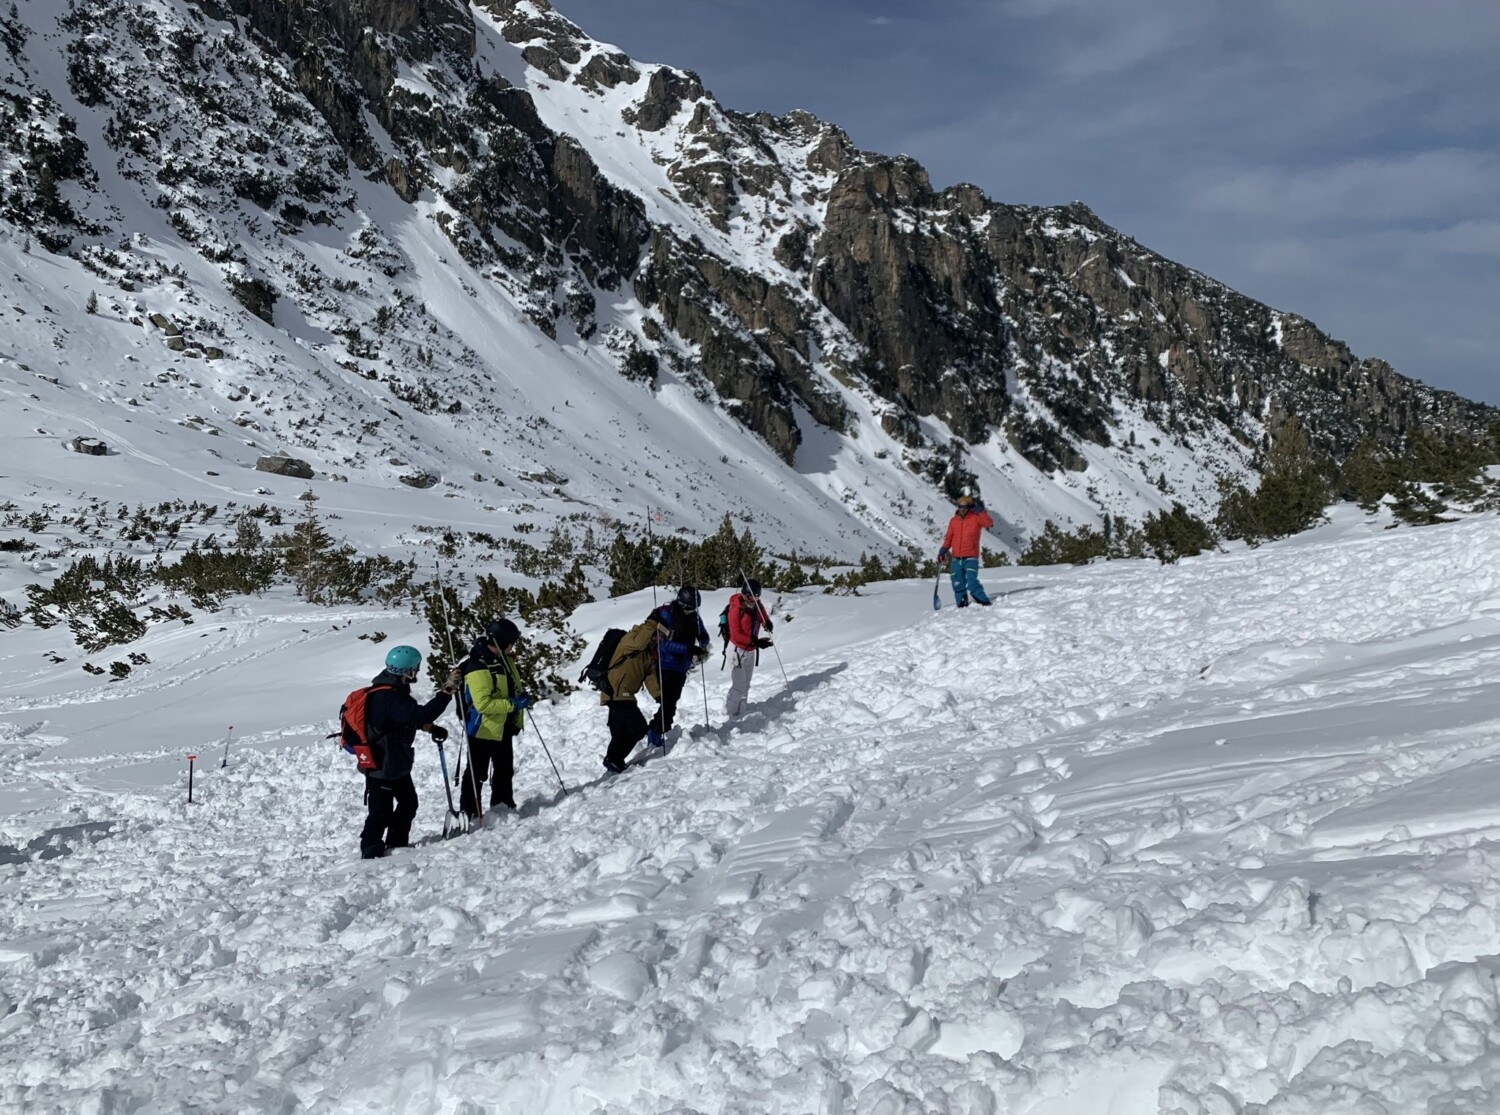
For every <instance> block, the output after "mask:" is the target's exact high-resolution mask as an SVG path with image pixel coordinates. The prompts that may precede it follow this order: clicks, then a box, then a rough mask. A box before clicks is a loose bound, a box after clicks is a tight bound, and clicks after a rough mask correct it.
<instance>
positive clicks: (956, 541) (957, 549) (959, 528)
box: [943, 511, 995, 558]
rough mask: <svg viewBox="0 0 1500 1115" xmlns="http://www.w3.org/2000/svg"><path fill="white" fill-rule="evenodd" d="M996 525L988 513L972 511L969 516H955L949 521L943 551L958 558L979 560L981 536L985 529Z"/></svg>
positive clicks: (944, 536)
mask: <svg viewBox="0 0 1500 1115" xmlns="http://www.w3.org/2000/svg"><path fill="white" fill-rule="evenodd" d="M994 525H995V520H994V519H992V518H990V513H989V512H988V511H970V512H969V513H968V514H967V515H954V516H953V518H951V519H949V520H948V533H947V534H945V535H943V549H945V550H947V551H948V552H950V553H951V554H952V555H953V556H954V557H956V558H977V557H978V556H979V536H980V535H981V534H983V533H984V529H985V527H992V526H994Z"/></svg>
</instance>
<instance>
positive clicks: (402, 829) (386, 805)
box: [359, 774, 417, 859]
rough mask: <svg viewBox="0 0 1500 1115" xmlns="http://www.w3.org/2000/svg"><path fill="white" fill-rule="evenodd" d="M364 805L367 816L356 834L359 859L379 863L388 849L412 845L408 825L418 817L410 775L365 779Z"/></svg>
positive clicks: (367, 777) (414, 788)
mask: <svg viewBox="0 0 1500 1115" xmlns="http://www.w3.org/2000/svg"><path fill="white" fill-rule="evenodd" d="M365 801H367V802H368V803H369V805H370V813H369V816H367V817H366V818H365V827H364V830H363V831H362V832H361V833H360V834H359V854H360V855H361V856H363V857H364V858H365V859H379V858H380V857H381V856H383V855H385V853H386V851H387V850H388V849H390V848H405V847H407V846H409V845H410V844H411V823H412V821H414V820H415V819H416V816H417V787H416V786H415V785H414V784H413V783H412V780H411V775H409V774H403V775H402V776H401V777H400V778H389V779H387V778H375V777H373V776H370V775H366V776H365Z"/></svg>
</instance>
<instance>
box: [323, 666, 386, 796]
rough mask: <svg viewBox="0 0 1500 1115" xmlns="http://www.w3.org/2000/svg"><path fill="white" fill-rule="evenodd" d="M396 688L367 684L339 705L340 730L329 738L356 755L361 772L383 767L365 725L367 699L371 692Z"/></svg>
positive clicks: (355, 759) (355, 763)
mask: <svg viewBox="0 0 1500 1115" xmlns="http://www.w3.org/2000/svg"><path fill="white" fill-rule="evenodd" d="M394 688H396V687H395V686H394V685H367V686H365V687H364V688H362V689H356V690H355V691H354V692H353V693H350V694H349V696H347V697H345V698H344V703H343V704H342V705H340V706H339V730H338V731H337V732H334V733H333V734H332V735H330V736H329V737H328V738H329V739H336V740H338V741H339V746H340V747H342V748H343V749H344V750H345V751H347V752H349V754H351V755H353V756H354V765H355V768H356V769H357V770H358V771H359V772H360V773H361V774H373V773H374V772H375V771H377V770H379V769H380V767H381V764H380V762H379V761H377V760H376V758H375V748H374V746H373V745H372V744H371V743H370V737H369V733H368V730H367V729H366V727H365V701H366V700H367V699H368V697H369V696H370V694H371V693H379V692H380V691H381V690H382V689H394Z"/></svg>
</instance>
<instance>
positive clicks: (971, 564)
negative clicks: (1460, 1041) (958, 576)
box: [964, 558, 990, 606]
mask: <svg viewBox="0 0 1500 1115" xmlns="http://www.w3.org/2000/svg"><path fill="white" fill-rule="evenodd" d="M964 577H965V581H966V583H967V585H968V589H969V595H970V596H972V597H973V598H974V599H975V600H977V601H979V603H981V604H984V605H986V606H988V605H989V602H990V596H989V593H987V592H985V591H984V586H983V585H982V584H980V583H979V559H978V558H964Z"/></svg>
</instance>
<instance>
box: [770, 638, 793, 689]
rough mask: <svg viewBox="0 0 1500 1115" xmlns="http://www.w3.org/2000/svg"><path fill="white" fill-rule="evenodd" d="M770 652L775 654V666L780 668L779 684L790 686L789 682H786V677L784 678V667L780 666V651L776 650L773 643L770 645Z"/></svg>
mask: <svg viewBox="0 0 1500 1115" xmlns="http://www.w3.org/2000/svg"><path fill="white" fill-rule="evenodd" d="M771 650H772V651H774V652H775V654H776V665H777V666H780V667H781V684H782V685H791V684H792V683H791V682H790V681H788V680H787V677H786V667H785V666H782V665H781V651H779V650H776V644H775V643H772V644H771Z"/></svg>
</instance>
